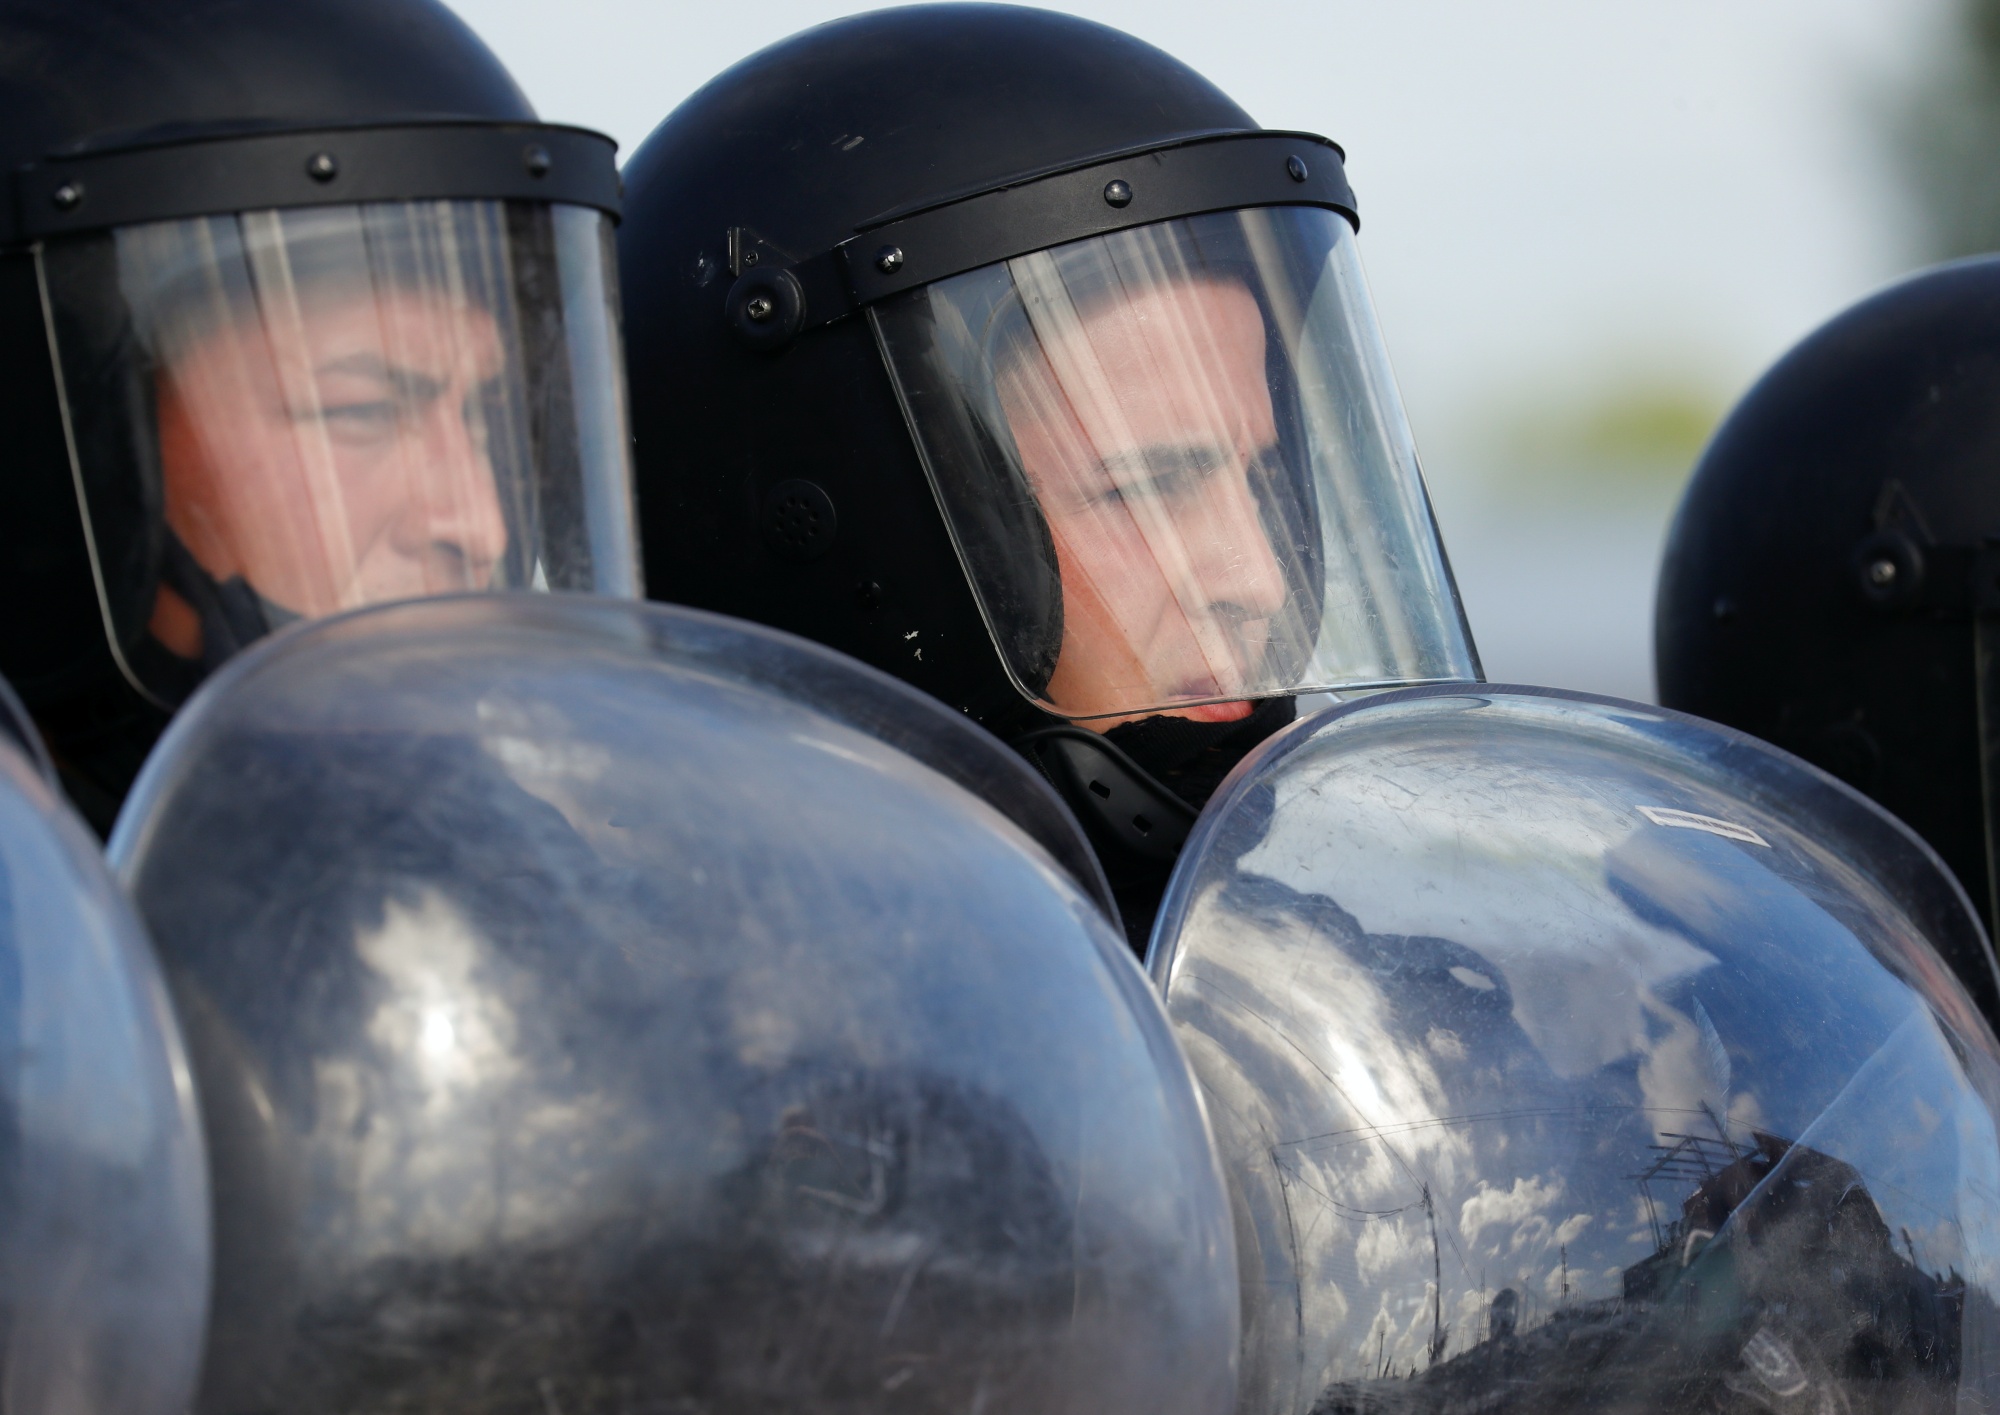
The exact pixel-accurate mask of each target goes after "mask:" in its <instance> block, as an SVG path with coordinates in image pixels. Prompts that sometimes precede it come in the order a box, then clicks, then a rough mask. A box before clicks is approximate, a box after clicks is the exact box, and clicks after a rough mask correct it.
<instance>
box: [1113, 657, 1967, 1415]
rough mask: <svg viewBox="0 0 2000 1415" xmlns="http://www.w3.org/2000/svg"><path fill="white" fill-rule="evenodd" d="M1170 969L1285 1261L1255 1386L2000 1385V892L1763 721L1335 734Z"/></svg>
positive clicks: (1223, 809)
mask: <svg viewBox="0 0 2000 1415" xmlns="http://www.w3.org/2000/svg"><path fill="white" fill-rule="evenodd" d="M1197 829H1198V834H1197V837H1196V839H1194V840H1193V841H1191V843H1190V848H1189V853H1188V854H1187V855H1185V856H1184V857H1183V861H1182V866H1181V871H1180V873H1179V874H1177V875H1176V877H1175V881H1174V884H1173V886H1172V888H1171V890H1170V892H1169V896H1168V899H1167V902H1166V905H1165V906H1164V908H1163V910H1162V914H1161V922H1160V926H1159V929H1158V931H1157V933H1156V934H1155V939H1154V952H1153V956H1152V959H1151V967H1152V969H1153V972H1154V975H1155V978H1156V980H1158V981H1159V982H1161V983H1162V984H1163V985H1164V987H1165V989H1166V994H1167V999H1168V1010H1169V1013H1170V1015H1171V1016H1172V1017H1173V1019H1174V1022H1175V1026H1176V1031H1177V1034H1178V1035H1179V1037H1180V1038H1181V1041H1182V1043H1183V1045H1184V1046H1185V1047H1186V1048H1187V1050H1188V1053H1189V1057H1190V1060H1191V1062H1192V1063H1193V1065H1194V1067H1195V1070H1196V1074H1197V1076H1198V1077H1199V1079H1200V1081H1201V1084H1202V1087H1203V1090H1204V1093H1205V1094H1206V1096H1207V1099H1208V1103H1209V1112H1210V1116H1211V1119H1212V1121H1213V1123H1214V1125H1215V1128H1216V1133H1217V1143H1218V1147H1219V1148H1220V1150H1221V1152H1222V1155H1223V1165H1224V1171H1225V1173H1226V1174H1227V1175H1228V1177H1229V1181H1230V1184H1231V1188H1232V1197H1233V1199H1234V1201H1235V1204H1236V1216H1237V1237H1238V1247H1239V1251H1240V1253H1241V1261H1242V1263H1243V1268H1244V1279H1243V1291H1244V1294H1245V1297H1244V1301H1245V1305H1244V1323H1245V1345H1244V1369H1243V1377H1242V1379H1243V1397H1242V1400H1241V1403H1240V1405H1239V1409H1241V1410H1243V1411H1246V1412H1259V1415H1263V1412H1284V1415H1305V1413H1306V1412H1308V1411H1312V1412H1335V1411H1349V1412H1360V1411H1410V1412H1419V1411H1427V1412H1444V1411H1463V1410H1480V1411H1495V1412H1506V1411H1522V1412H1542V1411H1550V1410H1559V1411H1570V1410H1590V1411H1630V1412H1640V1411H1647V1412H1683V1411H1685V1412H1694V1411H1702V1412H1714V1411H1743V1412H1753V1411H1780V1412H1783V1411H1800V1412H1805V1411H1812V1412H1823V1411H1842V1412H1845V1411H1855V1412H1859V1411H1974V1410H1987V1409H1992V1408H1994V1404H1995V1401H1996V1399H2000V1307H1996V1297H1997V1296H2000V1140H1997V1139H1996V1129H1995V1114H1996V1112H1995V1105H1996V1101H2000V1053H1996V1048H1995V1043H1994V1040H1993V1037H1992V1034H1991V1033H1990V1032H1989V1031H1988V1030H1987V1028H1986V1026H1985V1024H1984V1023H1983V1022H1982V1021H1981V1020H1980V1018H1979V1016H1978V1015H1977V1013H1976V1012H1975V1010H1974V1009H1973V1007H1972V1005H1971V1003H1970V1001H1969V999H1968V998H1967V997H1966V995H1965V993H1964V991H1963V990H1962V989H1961V988H1960V987H1959V986H1958V984H1957V982H1956V981H1955V979H1954V977H1953V975H1952V973H1951V972H1950V970H1949V969H1948V968H1947V967H1946V966H1945V964H1944V962H1943V960H1942V958H1941V957H1940V955H1939V953H1938V952H1937V951H1936V950H1935V949H1934V948H1933V947H1932V942H1935V943H1937V944H1938V945H1939V946H1941V947H1944V948H1946V949H1947V950H1950V949H1956V948H1957V947H1959V946H1960V945H1962V944H1965V943H1967V942H1971V943H1976V944H1978V945H1979V946H1980V947H1982V948H1983V947H1984V940H1983V938H1982V937H1981V936H1980V934H1979V929H1978V925H1977V923H1976V922H1975V921H1974V919H1973V917H1972V915H1971V912H1970V910H1969V907H1968V906H1967V904H1966V902H1965V899H1964V896H1963V894H1962V893H1961V892H1960V891H1959V890H1958V888H1957V886H1956V885H1955V884H1954V883H1953V882H1952V881H1951V879H1950V877H1949V875H1948V874H1947V873H1946V872H1945V870H1944V869H1943V867H1942V866H1941V865H1940V864H1939V863H1938V862H1937V861H1936V859H1935V857H1933V856H1931V855H1930V854H1929V852H1928V851H1927V850H1925V849H1924V848H1923V846H1922V845H1921V844H1919V843H1918V842H1917V840H1916V838H1915V837H1914V836H1912V835H1910V834H1909V833H1908V832H1907V831H1905V830H1903V829H1902V827H1900V826H1899V825H1897V824H1896V823H1895V822H1893V821H1891V820H1890V819H1889V818H1888V817H1887V816H1885V815H1883V814H1882V813H1881V812H1880V811H1879V810H1877V809H1875V808H1874V807H1873V806H1871V805H1869V804H1867V803H1866V802H1864V801H1863V800H1862V799H1861V798H1860V797H1858V796H1856V795H1855V794H1854V793H1852V792H1850V791H1848V790H1847V789H1846V788H1844V787H1841V786H1838V785H1837V784H1836V783H1834V782H1832V780H1831V779H1830V778H1827V777H1824V776H1822V775H1820V774H1819V773H1817V772H1815V771H1814V770H1812V769H1811V768H1809V767H1806V766H1805V765H1803V764H1802V763H1800V762H1798V761H1796V760H1795V759H1793V758H1790V757H1786V756H1784V755H1782V754H1781V753H1778V752H1776V751H1774V750H1772V749H1770V748H1768V747H1765V746H1763V745H1762V744H1760V743H1756V742H1753V741H1752V740H1751V739H1748V738H1745V737H1742V736H1740V735H1739V734H1736V733H1733V732H1729V731H1727V730H1726V729H1721V728H1716V727H1712V726H1710V725H1708V724H1704V723H1699V722H1695V721H1694V720H1692V719H1686V718H1680V717H1676V716H1672V715H1668V714H1664V713H1661V712H1659V711H1658V710H1655V709H1650V708H1642V707H1639V706H1636V705H1631V704H1614V703H1609V702H1605V701H1603V700H1595V699H1576V698H1569V697H1560V696H1553V695H1540V694H1535V693H1533V692H1531V691H1529V690H1519V689H1502V690H1495V691H1490V692H1489V691H1485V690H1468V691H1465V692H1462V693H1447V692H1444V691H1442V690H1431V691H1417V692H1411V693H1402V694H1394V695H1390V696H1387V697H1384V698H1379V699H1375V700H1373V701H1370V702H1366V703H1363V704H1357V705H1355V706H1354V707H1352V708H1337V709H1334V710H1333V711H1331V712H1329V713H1327V714H1323V715H1321V716H1320V717H1317V718H1314V719H1311V720H1309V721H1308V722H1306V723H1303V724H1301V725H1300V726H1299V727H1298V728H1297V729H1295V730H1294V731H1293V732H1292V733H1290V734H1288V735H1287V736H1285V737H1282V738H1279V739H1277V740H1276V741H1275V742H1274V744H1273V746H1272V748H1271V749H1270V750H1269V751H1267V752H1266V753H1265V754H1264V755H1262V756H1261V757H1259V758H1256V759H1254V760H1253V762H1252V764H1251V766H1250V768H1249V769H1248V771H1247V772H1246V774H1245V775H1243V776H1241V777H1239V778H1238V779H1237V781H1236V783H1235V785H1234V786H1233V787H1232V788H1231V789H1230V790H1229V792H1228V793H1227V795H1226V796H1225V797H1223V798H1220V799H1218V801H1217V802H1216V803H1215V804H1214V805H1213V806H1212V807H1211V809H1210V813H1209V814H1208V815H1207V816H1206V817H1205V819H1204V823H1203V824H1202V825H1201V826H1199V827H1198V828H1197Z"/></svg>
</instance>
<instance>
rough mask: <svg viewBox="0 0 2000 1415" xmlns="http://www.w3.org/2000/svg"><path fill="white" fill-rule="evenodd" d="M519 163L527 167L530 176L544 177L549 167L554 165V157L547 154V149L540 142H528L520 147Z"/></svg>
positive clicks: (547, 173)
mask: <svg viewBox="0 0 2000 1415" xmlns="http://www.w3.org/2000/svg"><path fill="white" fill-rule="evenodd" d="M521 165H522V166H523V167H525V168H527V169H528V175H529V176H530V177H546V176H548V175H549V168H551V167H553V166H554V165H555V159H553V158H551V157H550V156H549V150H548V149H547V148H545V147H543V146H542V145H541V144H540V143H530V144H529V145H528V146H526V147H524V148H522V149H521Z"/></svg>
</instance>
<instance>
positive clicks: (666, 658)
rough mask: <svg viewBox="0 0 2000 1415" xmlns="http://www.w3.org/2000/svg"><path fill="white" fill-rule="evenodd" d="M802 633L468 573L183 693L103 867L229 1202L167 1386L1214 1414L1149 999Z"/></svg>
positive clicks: (1212, 1335) (1184, 1117)
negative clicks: (169, 1000)
mask: <svg viewBox="0 0 2000 1415" xmlns="http://www.w3.org/2000/svg"><path fill="white" fill-rule="evenodd" d="M732 636H733V637H734V639H735V642H736V643H737V645H738V646H739V648H740V649H742V651H743V652H742V655H741V659H740V662H739V663H736V664H732V662H731V658H730V655H728V654H726V653H721V652H718V651H717V650H718V648H719V647H720V646H721V645H723V644H724V643H725V642H726V641H727V640H728V639H729V638H730V637H732ZM787 655H789V656H790V657H791V659H792V660H793V669H792V673H791V675H790V681H791V682H792V683H794V684H796V685H798V686H799V687H800V688H806V687H808V686H809V685H815V684H816V685H817V686H816V687H814V688H813V689H812V691H811V693H810V694H808V693H804V692H794V691H790V690H788V689H787V687H786V686H785V682H786V677H787V675H786V674H785V673H784V672H782V671H781V666H782V661H783V660H784V659H785V658H786V657H787ZM841 663H843V661H842V660H839V659H838V658H837V656H835V655H831V654H829V653H827V652H826V651H824V650H821V649H818V648H816V647H811V646H804V645H799V644H797V643H796V641H793V640H789V639H787V638H785V637H784V636H782V635H778V634H775V633H772V632H769V631H765V630H760V629H756V628H753V627H751V626H748V625H740V624H733V623H731V622H730V621H726V620H720V619H717V618H715V617H714V616H708V615H701V614H695V613H692V612H688V611H677V610H672V609H668V608H666V607H664V606H642V605H625V604H618V603H614V602H609V601H601V600H588V599H584V598H581V597H573V596H536V597H529V596H497V595H496V596H482V597H464V598H459V599H455V600H438V601H427V602H417V603H406V604H403V605H398V606H393V607H387V608H381V609H374V610H369V611H364V612H362V613H359V614H355V615H351V616H347V617H344V618H341V619H337V620H329V621H327V622H325V623H322V624H318V625H314V626H310V627H309V628H307V629H306V630H304V631H302V632H300V633H297V634H293V635H288V636H286V637H285V638H283V639H281V640H277V641H274V642H272V643H271V644H269V645H266V646H264V647H262V648H260V649H259V650H257V651H255V652H254V653H252V654H248V655H245V656H244V657H243V658H242V659H240V660H239V661H238V662H237V663H236V664H234V665H232V666H231V668H230V669H229V670H227V671H226V672H225V673H223V674H222V675H219V676H218V677H217V678H216V679H215V680H213V681H212V682H211V683H210V684H209V686H208V687H207V688H206V689H205V690H204V693H203V695H202V697H201V698H200V699H199V700H198V701H196V702H195V703H192V704H190V706H189V707H188V708H187V709H186V710H185V711H184V712H183V713H182V714H181V717H180V719H179V720H178V721H177V723H176V725H175V726H174V728H173V729H172V730H171V732H170V734H169V736H168V737H167V738H166V739H165V741H164V742H163V744H162V746H161V748H160V750H159V752H158V753H157V754H156V756H155V758H154V761H153V764H152V765H151V766H150V767H149V769H148V774H147V775H146V776H145V777H144V778H142V780H141V782H140V784H139V785H138V787H137V788H135V791H134V794H133V796H132V798H131V802H130V804H128V806H127V809H126V815H125V816H124V817H123V818H122V819H121V821H120V825H119V828H118V832H117V834H116V836H115V837H114V842H113V846H112V853H113V858H114V859H115V860H116V861H117V863H118V867H119V869H120V870H121V872H122V874H123V876H124V877H125V878H126V879H127V880H128V881H129V882H130V884H131V887H132V889H133V890H134V894H135V897H136V899H137V900H138V901H139V903H140V907H141V909H142V911H143V912H144V913H145V915H146V916H147V918H148V919H149V920H150V921H151V924H152V927H153V928H154V929H155V931H156V934H157V936H158V937H159V938H160V939H161V941H162V942H161V949H162V954H163V956H164V958H165V960H166V964H167V971H168V975H169V981H170V985H171V986H172V988H173V990H174V993H175V996H176V1000H177V1002H178V1004H179V1006H180V1008H181V1009H182V1012H183V1015H184V1016H185V1017H186V1018H187V1025H188V1030H189V1035H190V1044H191V1050H192V1052H193V1055H194V1060H195V1066H196V1071H197V1075H198V1077H199V1079H200V1083H201V1087H202V1094H203V1103H204V1112H205V1116H206V1120H207V1123H208V1127H209V1139H210V1145H211V1152H212V1154H213V1156H214V1170H215V1174H216V1186H217V1194H218V1200H217V1203H218V1212H219V1213H221V1214H222V1215H224V1222H223V1224H222V1228H221V1232H220V1234H219V1235H218V1261H217V1274H218V1276H217V1285H216V1303H215V1318H214V1323H213V1336H212V1340H211V1343H210V1347H209V1356H208V1362H207V1365H206V1368H205V1370H206V1374H205V1377H204V1391H203V1394H202V1397H201V1400H200V1402H199V1404H198V1407H197V1408H198V1409H201V1410H206V1411H212V1412H218V1415H219V1413H220V1412H238V1411H243V1410H256V1409H275V1410H285V1411H288V1412H300V1415H310V1413H311V1412H322V1411H323V1412H335V1411H342V1412H345V1411H355V1410H448V1411H459V1410H504V1411H514V1410H521V1411H537V1412H539V1411H548V1410H561V1411H564V1412H574V1413H575V1415H610V1413H611V1412H617V1411H640V1410H659V1411H674V1410H690V1411H694V1410H716V1411H725V1410H726V1411H752V1412H754V1411H771V1412H778V1411H784V1412H796V1411H857V1412H858V1411H884V1412H892V1411H937V1412H962V1411H968V1410H975V1409H976V1410H983V1411H987V1412H989V1415H999V1412H1024V1415H1025V1412H1065V1411H1074V1412H1079V1415H1081V1413H1082V1412H1091V1415H1099V1413H1100V1412H1105V1411H1114V1412H1115V1411H1132V1412H1135V1415H1136V1413H1137V1412H1148V1415H1151V1412H1159V1411H1165V1412H1188V1415H1195V1413H1196V1412H1200V1415H1225V1412H1227V1411H1228V1410H1229V1408H1230V1402H1231V1398H1232V1394H1233V1374H1234V1360H1235V1351H1236V1327H1235V1322H1236V1311H1237V1299H1236V1290H1235V1276H1236V1274H1235V1265H1234V1258H1233V1250H1232V1248H1231V1246H1230V1228H1229V1220H1228V1211H1227V1200H1226V1198H1225V1196H1224V1191H1223V1188H1222V1183H1221V1178H1220V1175H1219V1174H1218V1172H1217V1170H1216V1167H1215V1160H1214V1156H1213V1151H1212V1149H1211V1147H1210V1144H1209V1141H1208V1138H1207V1132H1206V1128H1205V1124H1204V1122H1203V1119H1202V1115H1201V1111H1200V1107H1199V1103H1198V1101H1197V1098H1196V1095H1195V1091H1194V1087H1193V1082H1192V1078H1191V1077H1190V1075H1189V1074H1188V1072H1187V1069H1186V1063H1185V1061H1184V1060H1183V1059H1182V1058H1181V1056H1180V1054H1179V1052H1178V1049H1177V1048H1176V1047H1175V1045H1174V1043H1173V1041H1172V1038H1171V1036H1170V1033H1169V1030H1168V1026H1167V1022H1166V1018H1165V1015H1164V1013H1163V1011H1162V1010H1161V1008H1160V1006H1159V1003H1158V1000H1157V998H1156V997H1155V996H1154V994H1153V992H1152V990H1151V989H1150V987H1149V986H1148V985H1147V982H1146V979H1145V977H1144V975H1143V974H1142V973H1141V972H1140V970H1139V969H1138V968H1137V966H1136V965H1134V964H1133V963H1132V962H1131V961H1130V958H1129V955H1127V954H1126V953H1125V951H1124V945H1123V942H1122V940H1121V939H1120V937H1119V936H1118V934H1117V932H1116V931H1115V930H1114V929H1113V927H1112V926H1111V925H1110V924H1109V923H1108V922H1107V921H1106V920H1105V919H1104V917H1103V916H1102V914H1101V913H1100V912H1099V911H1098V910H1097V908H1096V907H1095V906H1094V905H1093V904H1092V903H1091V902H1090V900H1089V899H1088V898H1087V897H1086V896H1085V895H1084V893H1083V892H1082V891H1081V890H1080V889H1078V888H1077V887H1076V886H1075V885H1074V884H1073V883H1072V882H1071V880H1070V878H1069V877H1068V876H1067V875H1066V874H1065V873H1064V872H1063V871H1061V870H1060V869H1059V868H1057V866H1056V864H1055V862H1054V860H1053V858H1052V857H1051V856H1050V855H1049V854H1047V853H1046V852H1045V851H1043V850H1042V849H1041V848H1040V847H1039V846H1038V845H1036V844H1035V843H1034V842H1033V841H1032V840H1031V839H1030V837H1029V836H1028V835H1027V834H1025V833H1024V832H1023V831H1021V830H1020V829H1018V828H1016V827H1015V826H1014V825H1013V824H1012V823H1010V821H1009V820H1008V819H1007V818H1006V817H1004V816H1002V815H1001V814H1000V813H999V812H997V811H995V810H993V809H992V808H991V807H989V806H988V805H986V804H985V803H984V802H982V801H981V800H979V799H977V798H975V797H974V796H972V795H971V794H970V793H968V792H967V791H965V790H963V789H961V788H960V787H959V786H957V785H954V784H953V783H952V782H951V781H949V780H947V779H946V778H945V777H944V776H943V775H942V774H940V773H938V772H934V771H932V770H931V769H930V768H928V767H926V766H924V765H922V764H921V763H920V762H919V761H917V760H916V759H915V758H913V757H911V756H908V755H906V754H904V753H902V752H900V751H897V750H895V749H894V748H892V747H890V746H888V745H887V743H886V742H885V741H884V735H890V736H893V735H895V733H896V732H897V731H898V730H899V729H898V728H897V727H896V725H895V724H893V723H890V722H887V721H884V723H883V725H884V728H885V734H883V735H878V734H876V733H873V732H869V731H865V730H862V729H861V728H859V727H858V726H856V725H855V723H856V720H857V717H856V715H854V714H852V713H850V714H849V715H848V716H847V717H846V718H845V719H842V718H837V717H834V716H832V715H829V714H828V713H826V712H822V711H821V710H820V709H819V708H818V706H817V705H816V704H817V700H818V697H819V695H820V694H822V693H824V694H825V695H826V696H828V697H830V698H832V699H834V700H836V701H841V702H843V706H845V707H851V706H852V704H853V703H854V702H855V701H858V700H859V698H860V697H861V696H862V693H860V692H858V691H856V689H855V688H854V687H853V686H851V685H850V686H849V687H848V688H846V689H843V688H842V686H841V684H840V683H839V681H838V675H837V673H836V670H835V668H834V665H839V664H841ZM839 671H840V672H844V673H846V674H847V676H848V677H849V678H850V679H852V680H854V682H855V683H857V684H860V685H861V686H862V687H863V688H866V687H867V686H868V685H873V684H877V683H879V682H880V681H881V679H880V675H876V674H874V673H872V672H870V671H869V670H866V669H862V668H860V667H859V666H858V665H849V666H847V667H845V668H843V669H841V670H839ZM897 694H898V695H899V697H898V700H899V701H904V702H906V703H907V704H908V705H909V708H910V711H911V712H912V713H914V714H917V715H932V714H935V715H937V716H939V717H941V718H943V719H945V720H946V721H950V720H951V719H952V717H953V715H952V714H951V713H950V712H949V710H947V709H943V708H941V707H939V706H938V705H937V704H935V703H932V702H929V701H928V700H925V699H923V698H921V697H920V696H918V695H917V694H915V693H914V692H912V691H910V690H907V689H902V688H900V687H898V688H897ZM880 716H882V717H883V718H886V717H887V714H886V712H885V713H881V714H880ZM956 726H957V727H958V728H959V729H960V730H962V731H963V732H964V733H966V734H967V735H968V737H977V735H978V733H977V729H975V728H973V727H971V726H970V725H969V724H965V723H963V722H958V723H956ZM1014 769H1015V770H1017V771H1019V772H1022V773H1024V774H1027V773H1028V772H1029V769H1028V768H1027V767H1026V766H1025V765H1024V764H1022V763H1020V762H1019V761H1018V760H1016V761H1015V762H1014Z"/></svg>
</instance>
